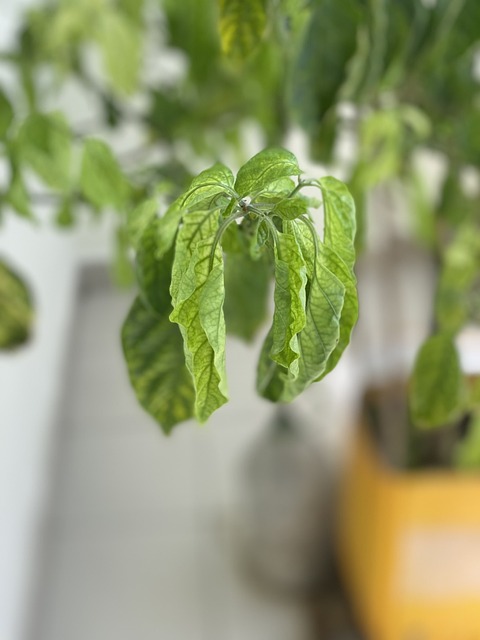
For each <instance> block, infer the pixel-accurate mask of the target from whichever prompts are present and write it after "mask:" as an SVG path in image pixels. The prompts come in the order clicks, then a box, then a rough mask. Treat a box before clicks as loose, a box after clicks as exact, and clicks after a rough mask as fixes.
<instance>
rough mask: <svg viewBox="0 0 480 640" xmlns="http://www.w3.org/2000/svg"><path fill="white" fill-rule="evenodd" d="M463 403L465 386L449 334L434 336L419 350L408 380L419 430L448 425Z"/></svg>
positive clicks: (462, 406) (413, 416)
mask: <svg viewBox="0 0 480 640" xmlns="http://www.w3.org/2000/svg"><path fill="white" fill-rule="evenodd" d="M464 402H465V386H464V380H463V375H462V371H461V367H460V361H459V357H458V353H457V349H456V347H455V344H454V342H453V338H452V334H450V333H446V332H445V333H437V334H435V335H434V336H432V337H431V338H429V339H428V340H427V341H426V342H424V344H423V345H422V346H421V348H420V351H419V352H418V354H417V357H416V360H415V365H414V368H413V373H412V376H411V378H410V390H409V404H410V413H411V416H412V420H413V422H414V424H415V425H416V426H417V427H419V428H421V429H429V428H434V427H441V426H444V425H448V424H449V423H451V422H452V421H454V420H455V419H457V418H458V417H459V416H460V414H461V412H462V410H463V408H464Z"/></svg>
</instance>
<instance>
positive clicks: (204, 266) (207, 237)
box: [170, 210, 228, 422]
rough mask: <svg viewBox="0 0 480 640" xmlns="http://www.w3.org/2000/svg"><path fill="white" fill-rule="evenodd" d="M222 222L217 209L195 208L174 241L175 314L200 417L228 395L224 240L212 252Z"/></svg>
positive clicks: (173, 296)
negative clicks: (224, 309) (221, 245)
mask: <svg viewBox="0 0 480 640" xmlns="http://www.w3.org/2000/svg"><path fill="white" fill-rule="evenodd" d="M218 228H219V211H218V210H209V211H199V212H192V213H189V214H188V215H186V216H185V217H184V220H183V225H182V226H181V227H180V229H179V231H178V235H177V241H176V244H175V258H174V263H173V269H172V282H171V287H170V292H171V295H172V304H173V312H172V313H171V315H170V319H171V320H172V322H177V323H178V324H179V326H180V330H181V332H182V335H183V340H184V350H185V360H186V364H187V367H188V369H189V371H190V373H191V374H192V377H193V380H194V386H195V396H196V397H195V415H196V417H197V418H198V420H199V421H200V422H205V420H207V419H208V417H209V416H210V415H211V414H212V413H213V412H214V411H215V410H216V409H218V408H219V407H221V406H222V405H223V404H224V403H225V402H227V399H228V396H227V388H226V371H225V320H224V316H223V303H224V297H225V290H224V276H223V256H222V250H221V247H220V245H219V244H218V245H217V247H216V249H215V253H214V254H212V251H213V242H214V237H215V234H216V232H217V231H218ZM212 258H213V264H212V265H211V264H210V263H211V261H212Z"/></svg>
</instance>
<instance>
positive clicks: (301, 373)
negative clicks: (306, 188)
mask: <svg viewBox="0 0 480 640" xmlns="http://www.w3.org/2000/svg"><path fill="white" fill-rule="evenodd" d="M303 224H304V223H303V222H302V221H301V220H298V221H297V220H295V221H293V222H290V223H288V227H287V228H288V229H289V230H290V231H291V232H292V233H294V234H295V237H296V238H297V242H298V243H299V246H300V248H301V251H302V255H303V259H304V261H305V264H306V267H307V276H308V281H307V299H306V306H305V313H306V322H305V327H304V329H303V330H302V331H301V332H300V334H299V336H298V347H299V353H300V358H299V360H298V375H297V376H296V378H294V377H293V376H292V375H291V374H290V375H287V374H288V372H287V369H286V368H285V367H277V368H275V367H274V366H271V365H269V364H268V362H267V361H266V356H265V349H266V347H265V345H264V348H263V349H262V354H261V362H260V364H259V367H258V372H257V389H258V392H259V393H260V395H262V396H264V397H266V398H268V399H270V400H274V401H281V402H290V401H291V400H293V399H294V398H296V397H297V396H298V395H300V393H302V392H303V391H304V390H305V389H307V388H308V387H309V386H310V384H311V383H312V382H314V381H315V380H317V379H319V378H320V377H321V376H322V374H323V373H324V372H325V370H326V367H327V365H328V363H329V359H330V357H334V356H332V354H333V353H334V350H335V348H336V347H337V344H338V343H339V337H340V318H341V314H342V309H343V305H344V297H345V290H346V289H345V286H344V284H342V282H340V280H339V279H338V278H337V277H336V276H335V275H334V274H333V273H332V270H330V267H331V268H332V269H333V268H335V265H334V264H332V263H331V261H330V260H329V254H327V253H326V252H325V253H323V252H321V251H320V252H319V253H318V254H317V257H315V249H314V241H313V235H312V231H310V237H309V236H308V234H306V233H305V231H304V230H303V229H302V227H301V226H300V225H303ZM317 242H318V243H320V239H319V238H318V237H317ZM271 340H273V335H272V333H271V334H270V335H269V336H267V339H266V341H271ZM274 364H275V363H274Z"/></svg>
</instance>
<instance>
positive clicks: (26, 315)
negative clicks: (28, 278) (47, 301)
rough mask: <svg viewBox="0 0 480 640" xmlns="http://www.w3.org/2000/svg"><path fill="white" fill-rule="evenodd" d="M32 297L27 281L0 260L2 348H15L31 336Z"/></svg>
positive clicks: (0, 328) (0, 336) (0, 345)
mask: <svg viewBox="0 0 480 640" xmlns="http://www.w3.org/2000/svg"><path fill="white" fill-rule="evenodd" d="M32 322H33V307H32V297H31V294H30V292H29V290H28V288H27V285H26V284H25V282H24V281H23V280H22V279H21V278H20V276H19V275H18V274H17V273H15V271H13V270H12V269H11V268H10V267H9V266H8V265H7V264H6V263H5V262H3V261H0V349H14V348H15V347H18V346H20V345H22V344H24V343H25V342H26V341H27V340H28V339H29V337H30V332H31V328H32Z"/></svg>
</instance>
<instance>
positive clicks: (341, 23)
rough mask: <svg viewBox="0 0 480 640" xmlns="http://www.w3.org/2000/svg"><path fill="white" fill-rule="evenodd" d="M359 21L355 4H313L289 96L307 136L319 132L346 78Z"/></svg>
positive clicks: (350, 0) (332, 0) (351, 0)
mask: <svg viewBox="0 0 480 640" xmlns="http://www.w3.org/2000/svg"><path fill="white" fill-rule="evenodd" d="M360 21H361V12H360V11H359V3H358V2H356V0H342V2H338V0H320V1H319V2H316V3H315V6H314V9H313V13H312V17H311V19H310V24H309V25H308V29H307V32H306V34H305V39H304V43H303V46H302V49H301V51H300V55H299V57H298V60H297V63H296V66H295V71H294V74H293V95H292V103H293V109H294V111H295V112H296V113H297V115H298V119H299V121H300V123H301V124H302V125H303V126H304V127H305V128H306V129H307V130H308V131H309V132H310V133H312V132H315V131H316V130H317V129H318V127H319V125H320V123H321V121H322V119H323V117H324V116H325V114H326V113H327V112H328V110H329V109H330V108H331V107H332V105H333V104H334V103H335V101H336V97H337V94H338V93H339V91H340V89H341V87H342V85H343V83H344V81H345V79H346V77H347V72H348V67H347V65H348V62H349V60H350V59H351V58H352V56H353V55H354V53H355V48H356V36H357V27H358V25H359V23H360Z"/></svg>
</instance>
